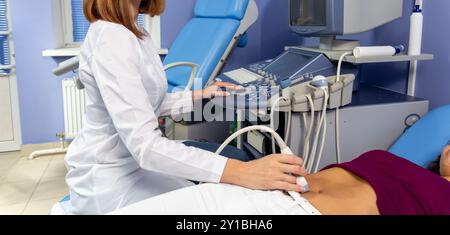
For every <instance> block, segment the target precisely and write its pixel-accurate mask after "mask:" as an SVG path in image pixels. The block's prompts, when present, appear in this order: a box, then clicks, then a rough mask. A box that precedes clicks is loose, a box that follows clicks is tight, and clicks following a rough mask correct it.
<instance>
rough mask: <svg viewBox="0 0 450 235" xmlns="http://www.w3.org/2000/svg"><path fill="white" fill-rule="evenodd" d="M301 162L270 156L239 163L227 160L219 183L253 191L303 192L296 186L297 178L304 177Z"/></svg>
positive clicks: (282, 156)
mask: <svg viewBox="0 0 450 235" xmlns="http://www.w3.org/2000/svg"><path fill="white" fill-rule="evenodd" d="M302 165H303V160H302V159H301V158H299V157H296V156H292V155H283V154H277V155H270V156H267V157H265V158H262V159H259V160H255V161H251V162H240V161H236V160H232V159H230V160H228V163H227V166H226V167H225V171H224V173H223V176H222V180H221V183H226V184H234V185H239V186H242V187H245V188H249V189H254V190H284V191H295V192H299V193H302V192H305V189H304V188H302V187H300V186H299V185H297V177H298V176H306V175H307V173H306V170H305V168H304V167H302Z"/></svg>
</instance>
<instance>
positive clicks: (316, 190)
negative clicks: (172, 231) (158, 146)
mask: <svg viewBox="0 0 450 235" xmlns="http://www.w3.org/2000/svg"><path fill="white" fill-rule="evenodd" d="M438 162H439V163H435V164H433V166H432V168H433V170H434V171H435V173H437V174H435V173H433V172H432V171H430V170H427V169H424V168H422V167H419V166H417V165H415V164H413V163H411V162H409V161H407V160H405V159H403V158H399V157H397V156H394V155H392V154H390V153H388V152H385V151H372V152H368V153H366V154H363V155H362V156H360V157H359V158H357V159H356V160H354V161H352V162H349V163H344V164H341V165H332V166H329V167H327V168H325V169H324V170H322V171H321V172H319V173H316V174H312V175H309V176H307V180H308V182H309V184H310V189H311V190H310V192H308V193H304V194H302V196H303V197H304V198H305V199H307V201H309V203H310V204H311V205H312V206H313V207H314V208H315V209H317V211H318V212H320V213H321V214H324V215H336V214H337V215H450V182H449V181H450V146H447V147H446V148H445V149H444V150H443V151H442V156H441V157H440V161H438ZM115 214H264V215H266V214H300V215H301V214H303V215H305V214H309V213H307V211H306V210H304V209H303V208H302V207H300V206H299V205H298V204H296V203H295V202H294V200H293V199H292V198H291V197H290V196H288V195H286V194H285V193H283V192H280V191H255V190H250V189H245V188H242V187H238V186H231V185H223V184H222V185H220V184H204V185H199V186H194V187H190V188H186V189H181V190H178V191H175V192H171V193H168V194H165V195H161V196H158V197H155V198H152V199H149V200H147V201H144V202H141V203H138V204H135V205H132V206H130V207H128V208H124V209H122V210H120V211H118V212H116V213H115Z"/></svg>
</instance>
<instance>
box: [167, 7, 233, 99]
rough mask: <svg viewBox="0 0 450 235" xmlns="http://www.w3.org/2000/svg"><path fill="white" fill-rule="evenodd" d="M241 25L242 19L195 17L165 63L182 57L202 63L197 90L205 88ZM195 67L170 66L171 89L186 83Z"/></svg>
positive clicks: (178, 60)
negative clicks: (171, 67)
mask: <svg viewBox="0 0 450 235" xmlns="http://www.w3.org/2000/svg"><path fill="white" fill-rule="evenodd" d="M214 2H216V0H214ZM217 2H220V1H217ZM239 26H240V21H238V20H234V19H206V18H194V19H192V20H191V21H190V22H189V23H188V24H187V25H186V26H185V27H184V28H183V30H182V31H181V32H180V34H179V35H178V37H177V39H176V40H175V42H174V43H173V45H172V47H171V48H170V53H169V55H167V57H166V58H165V60H164V64H165V65H167V64H171V63H175V62H180V61H186V62H192V63H195V64H198V65H199V68H198V72H197V78H198V80H196V81H195V83H194V90H199V89H203V88H204V86H205V85H206V83H207V82H208V80H209V78H210V76H211V74H212V73H213V71H214V69H215V68H216V66H217V64H218V63H219V62H220V59H221V58H222V56H223V55H224V53H225V51H226V49H227V48H228V46H229V44H230V42H231V41H232V40H233V37H234V35H235V34H236V32H237V29H238V28H239ZM191 71H192V69H191V68H189V67H177V68H173V69H170V70H168V71H167V80H168V82H169V86H170V88H171V89H170V90H169V92H172V90H173V87H185V86H186V85H187V83H188V82H189V77H190V75H191Z"/></svg>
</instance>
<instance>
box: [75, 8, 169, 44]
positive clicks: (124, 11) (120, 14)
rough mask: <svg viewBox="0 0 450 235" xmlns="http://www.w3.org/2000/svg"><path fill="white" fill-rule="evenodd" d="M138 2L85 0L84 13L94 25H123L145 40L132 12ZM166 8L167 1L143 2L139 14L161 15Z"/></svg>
mask: <svg viewBox="0 0 450 235" xmlns="http://www.w3.org/2000/svg"><path fill="white" fill-rule="evenodd" d="M134 2H136V0H83V12H84V15H85V16H86V19H87V20H88V21H89V22H90V23H93V22H95V21H97V20H104V21H109V22H112V23H116V24H121V25H123V26H125V27H126V28H127V29H129V30H130V31H131V32H132V33H133V34H135V35H136V37H138V38H140V39H143V37H144V32H142V30H141V29H140V28H139V27H138V25H137V23H136V18H135V15H134V14H133V12H132V7H134V6H133V3H134ZM164 8H165V0H142V1H141V3H140V5H139V13H141V14H148V15H150V16H152V17H153V16H157V15H161V14H162V13H163V11H164Z"/></svg>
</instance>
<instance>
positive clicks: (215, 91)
mask: <svg viewBox="0 0 450 235" xmlns="http://www.w3.org/2000/svg"><path fill="white" fill-rule="evenodd" d="M221 88H226V89H223V90H222V89H221ZM239 89H242V87H241V86H238V85H235V84H232V83H227V82H216V83H214V84H213V85H211V86H209V87H207V88H205V89H204V90H201V91H193V92H192V98H193V99H194V101H196V100H202V99H211V98H214V97H224V96H229V95H230V93H229V92H226V91H225V90H239Z"/></svg>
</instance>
